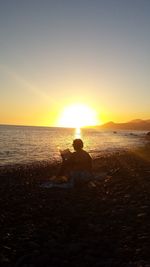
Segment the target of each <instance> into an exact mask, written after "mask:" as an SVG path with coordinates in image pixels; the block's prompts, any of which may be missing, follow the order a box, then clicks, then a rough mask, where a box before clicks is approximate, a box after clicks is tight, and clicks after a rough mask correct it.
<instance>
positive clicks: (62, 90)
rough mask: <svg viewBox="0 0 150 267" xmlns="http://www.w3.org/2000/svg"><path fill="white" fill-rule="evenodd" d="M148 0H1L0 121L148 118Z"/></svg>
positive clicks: (31, 122) (32, 122)
mask: <svg viewBox="0 0 150 267" xmlns="http://www.w3.org/2000/svg"><path fill="white" fill-rule="evenodd" d="M149 14H150V1H149V0H142V1H140V0H126V1H124V0H76V1H74V0H40V1H39V0H35V1H34V0H26V1H24V0H20V1H19V0H18V1H16V0H0V123H8V124H26V125H56V121H57V118H58V117H59V116H60V113H61V112H62V110H63V108H64V106H67V105H70V104H73V103H83V104H87V105H89V106H91V107H92V108H94V109H95V110H96V111H97V113H98V116H99V117H100V119H101V120H102V121H103V122H106V121H109V120H113V121H116V122H121V121H128V120H130V119H136V118H141V119H150V15H149Z"/></svg>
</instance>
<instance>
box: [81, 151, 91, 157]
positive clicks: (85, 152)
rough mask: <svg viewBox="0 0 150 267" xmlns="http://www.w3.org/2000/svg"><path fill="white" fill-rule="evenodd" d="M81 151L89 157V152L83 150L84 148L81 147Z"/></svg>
mask: <svg viewBox="0 0 150 267" xmlns="http://www.w3.org/2000/svg"><path fill="white" fill-rule="evenodd" d="M82 151H83V152H82V153H83V154H84V155H86V156H87V157H90V158H91V156H90V154H89V153H88V152H87V151H85V150H84V149H83V150H82Z"/></svg>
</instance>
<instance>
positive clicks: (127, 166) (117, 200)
mask: <svg viewBox="0 0 150 267" xmlns="http://www.w3.org/2000/svg"><path fill="white" fill-rule="evenodd" d="M93 166H94V172H95V173H96V174H99V173H105V175H103V177H102V178H101V179H99V180H93V181H92V182H91V183H89V184H86V185H77V186H76V187H75V188H72V189H61V188H51V189H44V188H40V187H39V183H40V182H41V181H43V180H47V179H49V177H50V176H51V175H53V174H55V173H56V171H57V169H58V166H57V165H53V166H51V165H49V164H48V163H45V164H44V163H43V164H35V165H30V166H29V165H28V166H17V167H15V168H1V170H0V179H1V187H0V207H1V213H0V222H1V228H0V236H1V242H0V263H1V266H11V267H12V266H23V265H19V262H18V265H16V262H17V261H18V259H20V264H21V261H24V262H26V263H27V262H28V264H30V267H31V266H42V267H44V266H49V267H55V266H57V267H64V266H65V267H70V266H73V267H77V266H78V267H79V266H96V267H98V266H102V267H104V266H107V267H109V266H119V267H120V266H126V267H128V266H137V267H143V266H147V267H148V266H150V253H149V248H150V227H149V225H150V209H149V206H150V145H147V146H146V147H145V148H141V149H137V150H135V151H128V152H117V153H112V154H111V155H103V156H101V157H99V158H97V159H95V160H94V162H93ZM27 255H28V256H27ZM23 256H25V258H23ZM33 262H34V264H33ZM31 264H32V265H31ZM26 266H28V265H26Z"/></svg>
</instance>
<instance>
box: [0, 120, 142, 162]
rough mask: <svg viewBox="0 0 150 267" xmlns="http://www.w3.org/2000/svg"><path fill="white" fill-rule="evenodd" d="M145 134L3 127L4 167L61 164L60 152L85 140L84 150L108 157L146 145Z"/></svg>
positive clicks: (0, 157) (0, 133) (1, 153)
mask: <svg viewBox="0 0 150 267" xmlns="http://www.w3.org/2000/svg"><path fill="white" fill-rule="evenodd" d="M145 134H146V132H145V131H123V130H120V131H117V132H113V131H104V130H97V129H96V130H95V129H86V128H83V129H79V128H77V129H69V128H59V127H37V126H36V127H34V126H11V125H0V167H3V166H5V165H14V164H28V163H33V162H34V163H35V162H44V161H45V162H51V163H54V162H60V161H61V156H60V149H61V150H64V149H66V148H69V149H70V151H73V147H72V142H73V139H75V138H81V139H82V140H83V142H84V149H85V150H86V151H88V152H89V153H90V155H91V156H92V158H96V157H98V156H99V155H102V154H104V153H112V152H115V151H120V150H126V149H129V148H130V149H132V148H134V147H137V146H141V145H143V144H144V142H145V141H144V140H145V139H144V137H145Z"/></svg>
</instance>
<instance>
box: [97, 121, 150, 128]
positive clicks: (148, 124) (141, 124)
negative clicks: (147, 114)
mask: <svg viewBox="0 0 150 267" xmlns="http://www.w3.org/2000/svg"><path fill="white" fill-rule="evenodd" d="M97 128H99V129H106V130H145V131H150V120H141V119H136V120H132V121H129V122H126V123H115V122H112V121H110V122H108V123H105V124H103V125H100V126H97Z"/></svg>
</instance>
